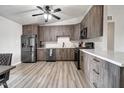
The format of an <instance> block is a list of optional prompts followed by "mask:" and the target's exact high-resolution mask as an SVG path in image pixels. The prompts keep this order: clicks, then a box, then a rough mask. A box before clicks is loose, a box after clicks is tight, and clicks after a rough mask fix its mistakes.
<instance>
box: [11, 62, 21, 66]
mask: <svg viewBox="0 0 124 93" xmlns="http://www.w3.org/2000/svg"><path fill="white" fill-rule="evenodd" d="M18 64H21V62H17V63H15V64H12V66H16V65H18Z"/></svg>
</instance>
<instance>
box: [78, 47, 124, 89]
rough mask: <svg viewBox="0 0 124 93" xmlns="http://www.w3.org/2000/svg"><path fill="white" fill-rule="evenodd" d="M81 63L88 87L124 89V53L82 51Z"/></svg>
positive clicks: (93, 50)
mask: <svg viewBox="0 0 124 93" xmlns="http://www.w3.org/2000/svg"><path fill="white" fill-rule="evenodd" d="M80 60H81V61H80V62H81V69H82V71H83V74H84V75H83V76H84V78H85V79H86V81H87V83H88V85H89V86H88V87H96V88H119V87H124V53H123V52H112V51H102V50H95V49H80Z"/></svg>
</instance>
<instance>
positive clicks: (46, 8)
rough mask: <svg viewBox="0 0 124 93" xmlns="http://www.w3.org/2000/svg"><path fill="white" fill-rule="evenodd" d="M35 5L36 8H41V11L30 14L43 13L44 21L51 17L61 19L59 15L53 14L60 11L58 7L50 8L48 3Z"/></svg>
mask: <svg viewBox="0 0 124 93" xmlns="http://www.w3.org/2000/svg"><path fill="white" fill-rule="evenodd" d="M36 7H37V8H38V9H40V10H42V11H43V13H39V14H33V15H32V16H39V15H44V18H45V22H48V20H49V19H51V18H52V17H54V18H55V19H57V20H60V19H61V18H60V17H58V16H56V15H54V14H53V13H56V12H60V11H62V10H61V9H60V8H57V9H52V8H51V7H50V6H49V5H46V6H43V7H40V6H36Z"/></svg>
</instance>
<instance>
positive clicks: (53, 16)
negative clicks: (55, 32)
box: [51, 14, 61, 20]
mask: <svg viewBox="0 0 124 93" xmlns="http://www.w3.org/2000/svg"><path fill="white" fill-rule="evenodd" d="M51 15H52V16H53V17H54V18H56V19H58V20H60V19H61V18H60V17H58V16H56V15H54V14H51Z"/></svg>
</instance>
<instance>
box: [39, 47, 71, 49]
mask: <svg viewBox="0 0 124 93" xmlns="http://www.w3.org/2000/svg"><path fill="white" fill-rule="evenodd" d="M60 48H61V49H64V48H73V47H55V48H52V47H51V48H47V47H39V48H37V49H60Z"/></svg>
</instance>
